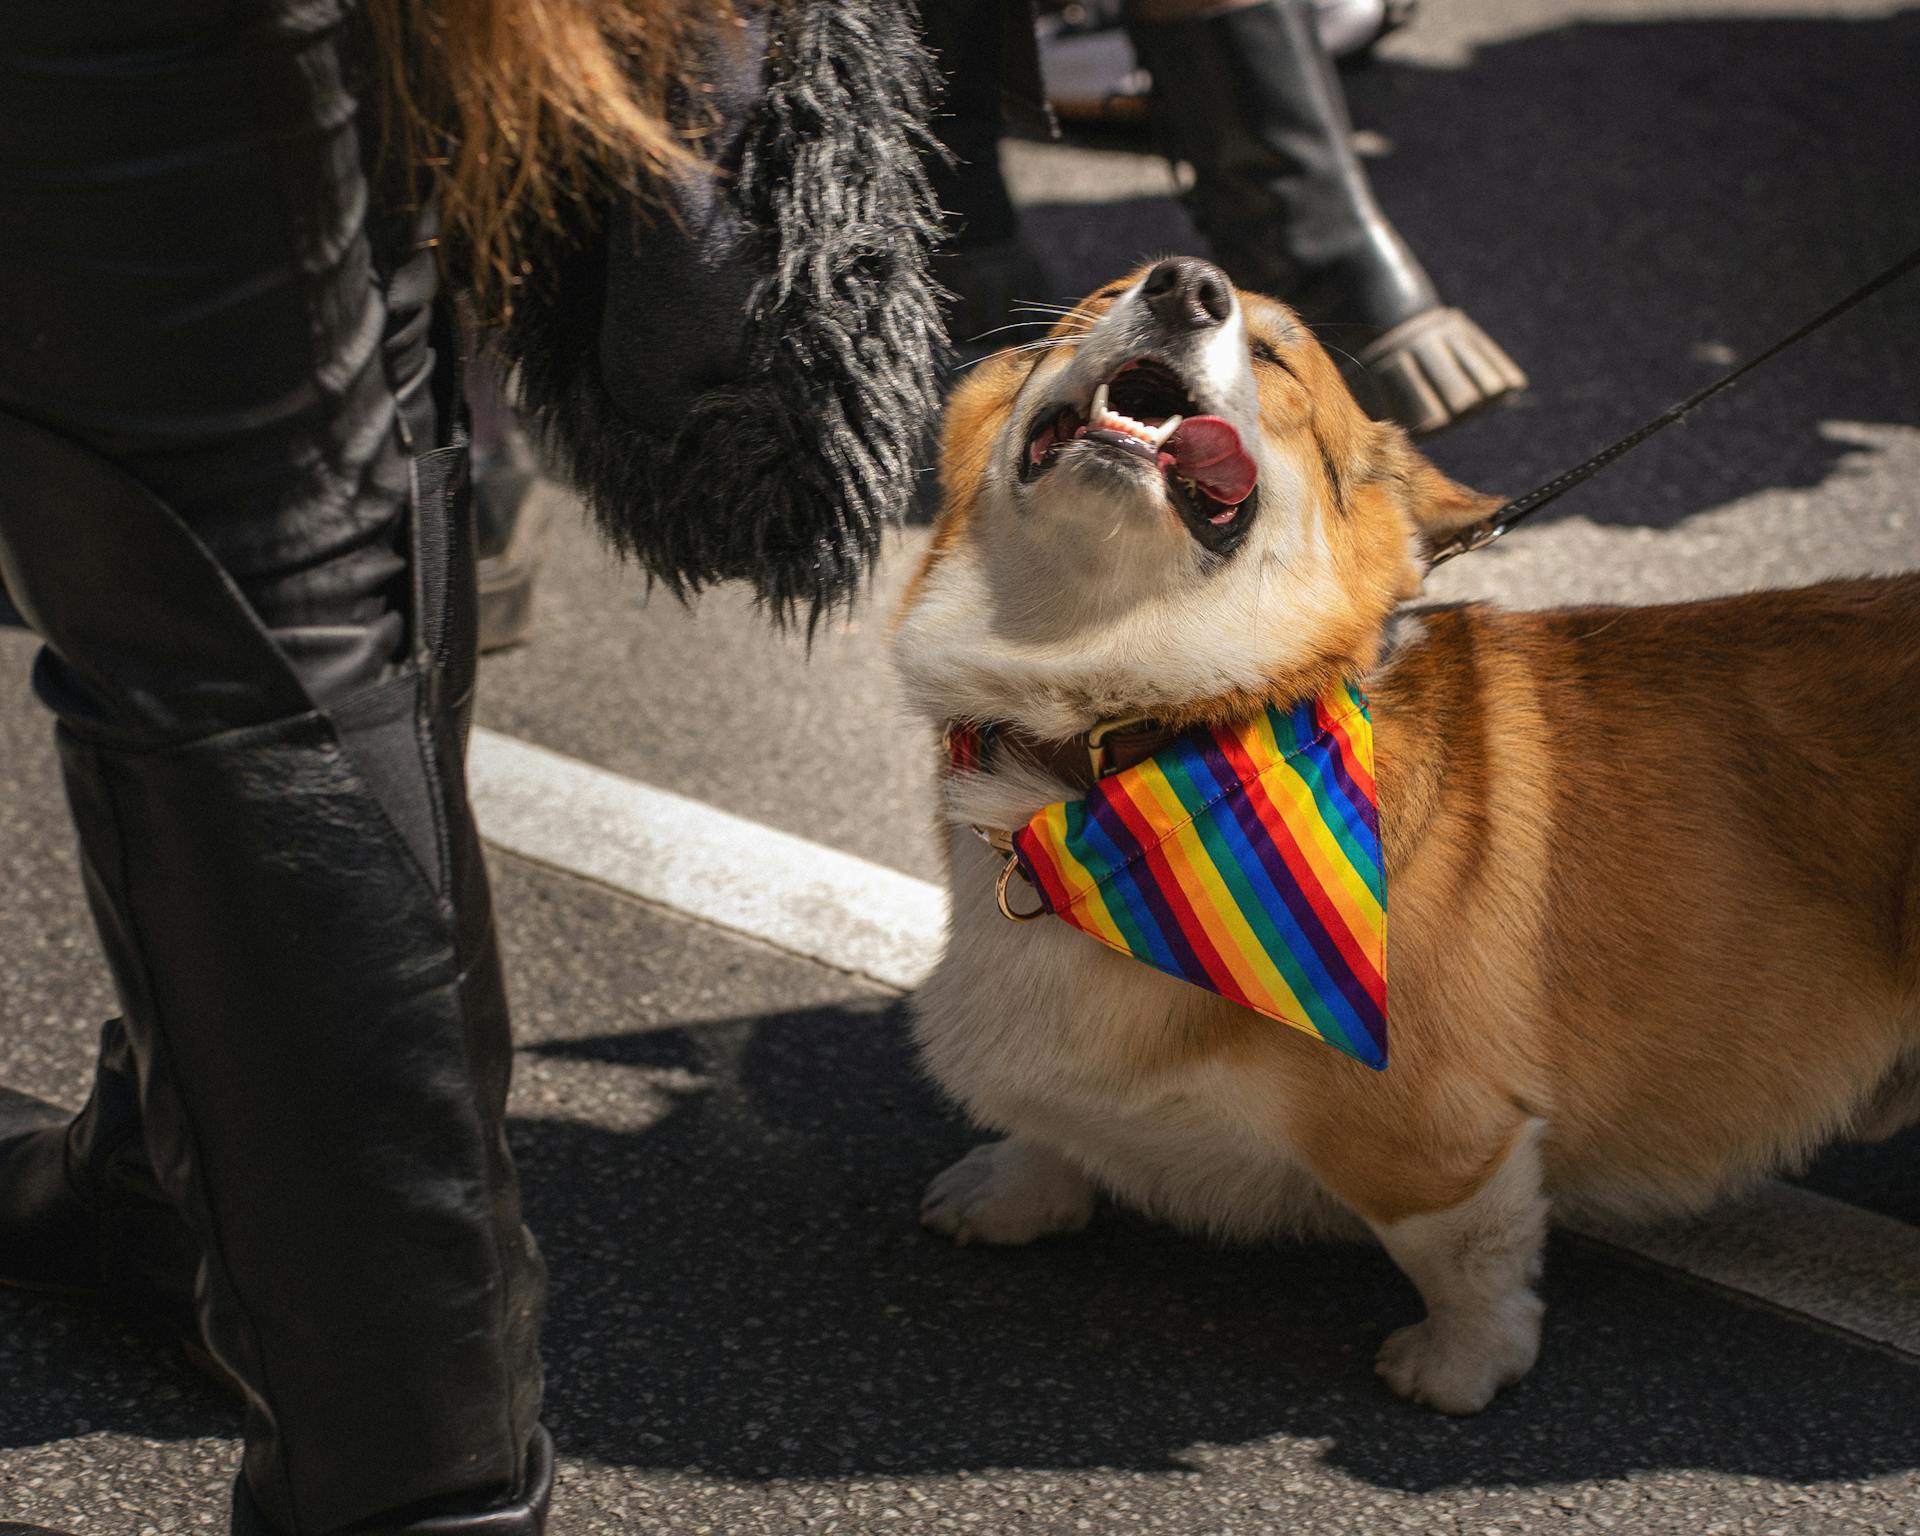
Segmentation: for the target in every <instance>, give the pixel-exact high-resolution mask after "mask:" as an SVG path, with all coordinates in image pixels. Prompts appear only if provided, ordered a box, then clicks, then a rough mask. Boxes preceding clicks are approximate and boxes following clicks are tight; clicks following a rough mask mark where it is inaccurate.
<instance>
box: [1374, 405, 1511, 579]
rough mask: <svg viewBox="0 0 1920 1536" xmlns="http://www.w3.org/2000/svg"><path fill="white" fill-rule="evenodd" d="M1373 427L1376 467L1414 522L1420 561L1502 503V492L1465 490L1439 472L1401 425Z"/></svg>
mask: <svg viewBox="0 0 1920 1536" xmlns="http://www.w3.org/2000/svg"><path fill="white" fill-rule="evenodd" d="M1376 431H1377V434H1378V435H1377V436H1376V438H1375V440H1374V450H1373V451H1374V463H1375V466H1376V468H1377V471H1378V473H1379V474H1380V476H1381V478H1382V479H1384V480H1386V481H1388V482H1389V483H1390V484H1391V485H1392V486H1393V487H1394V490H1395V493H1396V499H1397V500H1398V501H1399V503H1400V508H1401V511H1402V512H1403V513H1404V514H1405V516H1406V517H1407V519H1408V521H1409V522H1411V523H1412V524H1413V530H1414V536H1415V539H1416V541H1417V543H1418V545H1419V553H1420V558H1421V562H1422V563H1423V564H1424V563H1426V562H1428V561H1430V560H1431V559H1432V558H1433V556H1434V554H1435V553H1436V552H1437V551H1439V550H1440V549H1442V548H1444V547H1445V546H1446V545H1447V544H1448V543H1449V542H1450V541H1451V540H1452V539H1453V537H1454V535H1456V534H1458V533H1459V532H1460V531H1461V530H1462V529H1464V528H1470V527H1472V526H1473V525H1474V524H1475V523H1477V522H1480V521H1481V520H1482V519H1484V518H1487V517H1490V516H1491V515H1492V514H1493V513H1494V512H1496V511H1498V510H1499V509H1500V508H1501V507H1503V506H1505V505H1506V498H1505V497H1502V496H1489V495H1487V494H1485V493H1484V492H1481V491H1475V490H1470V489H1468V488H1467V487H1466V486H1464V485H1462V484H1460V482H1459V481H1457V480H1453V479H1450V478H1448V477H1447V476H1446V475H1443V474H1441V473H1440V471H1439V470H1437V469H1435V468H1434V467H1433V464H1432V461H1430V460H1429V459H1428V458H1427V456H1426V455H1425V454H1423V453H1422V452H1420V450H1419V449H1417V448H1415V447H1414V446H1413V442H1412V440H1411V439H1410V438H1409V437H1408V436H1407V434H1406V433H1405V432H1403V431H1402V430H1401V429H1400V428H1398V427H1396V426H1391V425H1387V424H1384V423H1381V424H1378V425H1377V427H1376Z"/></svg>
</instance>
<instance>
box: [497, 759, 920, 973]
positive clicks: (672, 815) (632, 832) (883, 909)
mask: <svg viewBox="0 0 1920 1536" xmlns="http://www.w3.org/2000/svg"><path fill="white" fill-rule="evenodd" d="M467 777H468V781H469V783H470V784H471V786H472V791H473V804H474V811H475V815H476V816H477V818H478V820H479V823H480V830H481V833H482V835H483V836H485V837H486V839H487V840H488V841H489V842H491V843H493V844H494V845H495V846H496V847H500V848H504V849H506V850H507V851H508V852H509V853H516V854H519V855H520V856H521V857H522V858H525V859H531V860H532V861H533V862H534V863H536V864H546V865H550V866H552V867H553V868H555V869H560V870H566V871H567V872H569V873H571V874H576V875H583V876H585V877H586V878H587V879H589V880H596V881H598V882H600V883H601V884H602V885H610V886H612V887H613V888H614V889H615V890H618V891H624V892H625V893H626V894H628V895H630V896H638V897H639V898H640V899H641V900H642V901H650V902H654V903H657V904H658V905H660V906H663V907H671V908H672V909H674V910H675V911H677V912H682V913H685V914H687V915H688V916H690V917H696V918H701V919H704V920H705V921H707V922H710V923H714V924H717V925H718V926H720V927H722V928H728V929H731V930H732V931H734V932H735V933H744V934H748V935H750V936H751V937H753V938H756V939H760V940H763V941H765V942H766V943H768V944H772V945H775V946H776V947H778V948H780V949H784V950H788V951H790V952H792V953H793V954H796V955H803V956H805V957H807V958H808V959H811V960H818V961H821V962H823V963H824V964H827V965H830V966H833V967H834V968H835V969H837V970H842V971H851V972H852V973H853V974H855V975H856V976H865V977H867V978H869V979H871V980H873V981H877V982H880V983H882V984H883V985H885V986H889V987H895V988H898V989H900V990H901V991H905V990H906V989H908V988H910V987H912V986H914V985H915V984H917V983H918V982H919V980H920V978H921V977H923V976H924V975H926V973H927V971H928V970H929V969H931V968H932V966H933V962H934V961H935V960H936V959H937V958H939V954H940V945H941V943H942V942H943V936H944V934H945V932H946V921H947V900H946V893H945V892H944V891H942V890H940V889H939V887H937V886H934V885H930V884H929V883H928V882H927V881H925V880H916V879H915V878H914V877H913V876H911V875H904V874H902V873H900V871H898V870H894V869H887V868H885V867H884V866H882V865H879V864H872V863H869V862H868V861H867V860H865V859H861V858H855V857H854V856H853V855H852V854H847V853H842V852H840V851H839V850H838V849H835V848H824V847H822V846H821V845H820V844H818V843H811V842H808V841H807V840H806V839H805V838H801V837H794V836H792V835H791V834H790V833H786V832H778V831H775V830H774V829H773V828H772V827H765V826H762V825H760V824H759V823H758V822H755V821H749V820H747V819H746V818H745V817H742V816H734V815H730V814H728V813H727V812H726V811H720V810H715V809H714V808H713V807H712V806H710V805H706V804H704V803H702V802H701V801H698V800H690V799H688V798H687V797H686V796H684V795H676V794H671V793H669V792H668V791H666V790H663V789H654V788H652V787H651V786H650V785H646V784H639V783H635V782H634V781H633V780H632V779H628V778H623V777H622V776H621V775H619V774H617V773H609V772H608V771H607V770H606V769H604V768H595V767H593V766H592V765H590V764H587V763H582V762H577V761H576V760H574V759H573V758H570V757H562V756H561V755H560V754H559V753H557V752H549V751H547V750H546V749H545V748H544V747H536V746H531V745H529V744H528V743H526V742H524V741H517V740H515V739H514V738H513V737H511V736H502V735H499V734H498V733H497V732H494V731H487V730H476V731H475V732H474V733H473V744H472V747H471V748H470V750H469V752H468V756H467Z"/></svg>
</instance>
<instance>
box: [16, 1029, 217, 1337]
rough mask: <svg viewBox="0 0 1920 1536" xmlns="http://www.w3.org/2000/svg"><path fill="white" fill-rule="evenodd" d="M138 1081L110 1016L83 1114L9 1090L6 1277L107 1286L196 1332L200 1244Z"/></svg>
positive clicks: (136, 1309) (139, 1307)
mask: <svg viewBox="0 0 1920 1536" xmlns="http://www.w3.org/2000/svg"><path fill="white" fill-rule="evenodd" d="M139 1091H140V1090H139V1084H138V1083H137V1082H136V1080H135V1073H134V1062H133V1047H132V1044H131V1042H130V1041H129V1040H128V1039H127V1031H126V1025H125V1024H124V1022H123V1021H121V1020H119V1019H111V1020H109V1021H108V1022H107V1024H106V1025H105V1026H104V1027H103V1028H102V1029H101V1031H100V1056H99V1060H98V1062H97V1063H96V1064H95V1067H94V1077H93V1092H92V1093H91V1094H89V1095H88V1097H87V1102H86V1105H85V1107H84V1108H82V1109H81V1111H80V1113H79V1114H78V1115H71V1114H68V1113H67V1112H66V1111H64V1110H59V1109H56V1108H54V1106H52V1105H51V1104H43V1103H41V1102H40V1101H39V1100H37V1099H29V1098H26V1097H25V1096H23V1095H20V1094H12V1093H5V1092H0V1283H4V1284H7V1285H14V1286H19V1287H22V1288H24V1289H27V1290H35V1291H53V1292H59V1293H62V1294H66V1295H86V1296H102V1297H106V1298H108V1299H111V1300H113V1301H116V1302H119V1303H121V1304H122V1305H123V1306H124V1307H125V1309H126V1310H127V1311H128V1313H129V1314H130V1315H132V1316H134V1317H136V1318H138V1319H140V1320H142V1321H145V1322H151V1323H157V1324H159V1325H160V1326H162V1327H164V1328H166V1329H168V1330H169V1331H171V1332H173V1333H175V1334H178V1335H179V1336H181V1337H182V1338H183V1339H190V1338H193V1337H196V1336H197V1331H198V1330H197V1328H196V1327H195V1324H194V1321H193V1282H194V1273H195V1271H196V1270H197V1269H198V1268H199V1263H200V1249H199V1245H198V1243H196V1242H195V1241H194V1239H193V1234H192V1233H191V1232H190V1231H189V1230H188V1228H187V1224H186V1222H185V1221H184V1220H183V1219H182V1218H181V1216H180V1213H179V1212H178V1211H177V1210H176V1209H175V1208H174V1206H173V1204H172V1202H171V1201H169V1200H168V1199H167V1198H166V1196H165V1195H164V1194H162V1193H161V1191H160V1185H159V1182H158V1181H157V1180H156V1179H155V1178H154V1175H153V1167H152V1165H151V1164H150V1163H149V1162H148V1160H147V1148H146V1142H145V1140H144V1139H143V1137H142V1134H141V1127H140V1100H139Z"/></svg>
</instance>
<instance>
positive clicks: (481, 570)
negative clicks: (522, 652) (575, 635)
mask: <svg viewBox="0 0 1920 1536" xmlns="http://www.w3.org/2000/svg"><path fill="white" fill-rule="evenodd" d="M539 478H540V470H539V466H538V465H537V464H536V463H535V461H534V457H533V452H532V450H531V449H530V448H529V447H528V445H527V441H526V437H525V434H523V433H522V432H521V431H520V429H519V428H518V427H511V428H509V429H508V432H507V435H506V437H505V439H504V440H503V441H500V442H497V443H495V444H493V445H491V446H490V447H489V448H488V450H487V451H486V452H485V453H483V452H482V450H481V447H480V443H479V441H478V438H477V437H476V440H475V442H474V452H473V535H474V546H475V550H474V553H475V556H476V563H475V574H476V579H477V581H478V583H479V591H480V649H481V650H482V651H498V650H504V649H505V648H506V647H508V646H510V645H518V644H519V643H520V642H521V641H522V640H525V639H526V638H527V634H528V631H529V630H531V629H532V627H533V584H534V578H535V577H537V576H538V575H539V573H540V559H541V556H542V554H543V553H544V551H545V545H546V514H545V509H544V505H543V503H542V502H541V501H540V500H539V499H538V498H536V497H535V496H534V495H533V494H532V492H533V487H534V483H535V482H536V481H537V480H538V479H539Z"/></svg>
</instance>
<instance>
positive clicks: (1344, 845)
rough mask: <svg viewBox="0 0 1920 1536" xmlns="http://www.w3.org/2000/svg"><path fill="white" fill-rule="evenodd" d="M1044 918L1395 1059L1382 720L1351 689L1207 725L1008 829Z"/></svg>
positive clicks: (1352, 1052) (1380, 1064)
mask: <svg viewBox="0 0 1920 1536" xmlns="http://www.w3.org/2000/svg"><path fill="white" fill-rule="evenodd" d="M1013 844H1014V852H1015V855H1016V857H1017V858H1018V859H1019V861H1020V869H1021V872H1022V873H1023V874H1024V875H1025V876H1026V877H1027V879H1028V880H1029V881H1030V882H1031V883H1032V885H1033V887H1034V889H1035V890H1036V891H1037V892H1039V894H1040V897H1041V901H1042V903H1043V904H1044V905H1045V907H1046V909H1047V910H1048V911H1049V912H1052V913H1054V914H1055V915H1056V916H1058V917H1061V918H1063V919H1064V920H1065V921H1067V922H1069V923H1071V924H1072V925H1073V926H1074V927H1076V928H1078V929H1080V930H1081V931H1082V932H1083V933H1088V934H1091V935H1092V936H1093V937H1094V938H1096V939H1098V940H1099V941H1100V942H1101V943H1102V944H1105V945H1107V946H1108V947H1109V948H1111V949H1116V950H1118V951H1119V952H1120V953H1121V954H1124V955H1131V956H1132V957H1133V958H1134V959H1136V960H1142V961H1145V962H1146V963H1147V964H1148V965H1151V966H1153V967H1155V968H1156V969H1158V970H1162V971H1165V972H1167V974H1168V975H1171V976H1178V977H1180V978H1181V979H1182V980H1183V981H1191V982H1194V983H1196V984H1197V985H1199V986H1203V987H1206V988H1208V989H1209V990H1210V991H1214V992H1218V993H1219V994H1220V995H1221V996H1222V997H1226V998H1230V999H1231V1000H1232V1001H1234V1002H1236V1003H1239V1004H1241V1005H1242V1006H1243V1007H1247V1008H1251V1009H1253V1010H1254V1011H1255V1012H1257V1013H1262V1014H1265V1015H1266V1016H1267V1017H1268V1018H1271V1019H1277V1020H1279V1021H1280V1022H1281V1023H1283V1024H1291V1025H1292V1026H1293V1027H1294V1028H1296V1029H1301V1030H1305V1031H1306V1032H1307V1033H1308V1034H1310V1035H1313V1036H1314V1037H1316V1038H1317V1039H1320V1040H1324V1041H1326V1043H1327V1044H1328V1045H1331V1046H1334V1047H1335V1048H1337V1049H1339V1050H1342V1051H1345V1052H1346V1053H1347V1054H1348V1055H1349V1056H1352V1057H1354V1058H1355V1059H1356V1060H1359V1061H1362V1062H1365V1063H1366V1064H1367V1065H1368V1066H1370V1067H1373V1068H1376V1069H1381V1068H1384V1067H1385V1066H1386V1064H1387V943H1386V940H1387V907H1386V879H1385V875H1384V871H1383V868H1382V864H1381V858H1380V820H1379V811H1378V808H1377V805H1376V802H1375V790H1374V782H1373V722H1372V720H1371V718H1370V717H1369V716H1368V714H1367V704H1366V699H1365V698H1364V697H1363V696H1362V695H1361V693H1360V691H1359V690H1358V689H1356V688H1352V687H1350V686H1342V687H1340V688H1336V689H1333V690H1331V691H1329V692H1328V693H1325V694H1322V695H1321V696H1320V697H1319V698H1314V699H1307V700H1304V701H1302V702H1301V703H1299V704H1297V705H1295V706H1293V707H1292V708H1291V709H1285V710H1282V709H1278V708H1275V707H1272V706H1269V707H1268V709H1267V711H1266V713H1265V714H1264V715H1262V716H1261V717H1260V718H1258V719H1256V720H1252V721H1249V722H1247V723H1245V724H1242V725H1236V726H1231V727H1219V728H1212V729H1203V730H1199V731H1195V732H1192V733H1190V734H1189V735H1186V736H1183V737H1181V738H1180V740H1178V741H1176V742H1175V743H1174V744H1173V745H1172V746H1170V747H1168V748H1166V749H1165V750H1164V751H1162V752H1160V753H1158V754H1156V755H1155V756H1153V757H1151V758H1149V759H1147V760H1146V761H1145V762H1143V763H1140V764H1138V765H1137V766H1135V767H1132V768H1128V769H1125V770H1123V771H1122V772H1120V773H1116V774H1113V775H1111V776H1109V777H1107V778H1104V779H1102V780H1101V781H1100V782H1099V784H1097V785H1096V786H1095V787H1094V789H1093V792H1092V793H1091V794H1089V795H1088V796H1087V798H1086V799H1085V800H1069V801H1061V802H1059V803H1058V804H1054V805H1049V806H1046V807H1045V808H1043V809H1042V810H1040V811H1039V812H1037V813H1036V814H1035V815H1034V817H1033V819H1032V820H1031V821H1029V822H1028V823H1027V825H1026V826H1025V827H1023V828H1021V829H1020V830H1019V831H1018V832H1016V833H1015V834H1014V837H1013Z"/></svg>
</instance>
